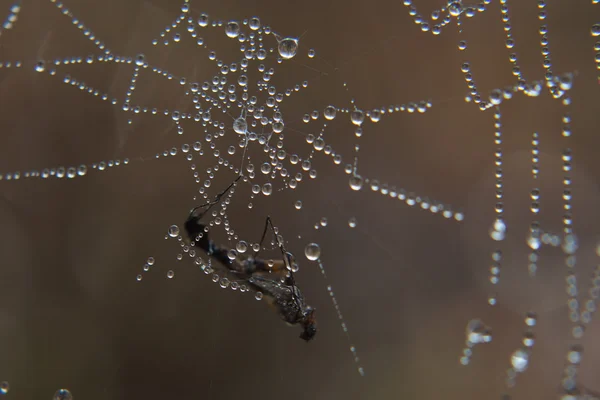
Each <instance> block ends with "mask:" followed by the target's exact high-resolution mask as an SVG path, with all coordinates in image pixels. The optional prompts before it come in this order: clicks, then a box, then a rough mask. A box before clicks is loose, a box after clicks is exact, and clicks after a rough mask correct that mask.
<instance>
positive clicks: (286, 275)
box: [185, 175, 317, 342]
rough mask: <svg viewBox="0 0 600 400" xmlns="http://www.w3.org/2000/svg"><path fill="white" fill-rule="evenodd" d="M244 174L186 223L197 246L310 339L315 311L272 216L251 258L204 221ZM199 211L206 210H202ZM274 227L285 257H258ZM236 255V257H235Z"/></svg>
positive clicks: (201, 207)
mask: <svg viewBox="0 0 600 400" xmlns="http://www.w3.org/2000/svg"><path fill="white" fill-rule="evenodd" d="M241 176H242V175H240V176H238V178H237V179H236V180H235V181H234V182H232V183H231V185H229V186H228V187H227V189H225V190H224V191H223V192H221V193H219V194H218V195H217V196H216V197H215V200H213V201H211V202H209V203H207V204H204V205H202V206H198V207H195V208H194V209H192V210H191V211H190V214H189V215H188V218H187V220H186V222H185V230H186V232H187V234H188V237H189V238H190V240H191V241H192V243H193V244H194V246H196V247H198V248H200V249H202V250H203V251H205V252H206V253H207V254H208V255H209V256H212V257H214V258H215V259H216V260H217V261H218V262H219V263H220V265H221V266H223V267H224V268H225V270H226V271H228V272H231V273H233V274H234V275H235V276H236V277H238V278H239V279H241V280H243V281H245V282H247V283H248V284H249V285H250V286H251V287H253V288H254V289H255V290H257V291H259V292H260V293H262V294H263V296H264V299H265V300H266V301H267V302H268V303H269V304H270V305H271V306H272V307H274V308H275V309H276V311H277V312H278V314H279V316H280V317H281V318H282V319H283V320H284V321H285V322H286V323H288V324H289V325H300V326H301V327H302V328H303V331H302V333H301V334H300V338H302V339H304V340H306V341H307V342H308V341H310V340H311V339H313V338H314V336H315V335H316V333H317V323H316V319H315V310H314V309H313V308H312V307H311V306H309V305H308V304H306V302H305V301H304V296H303V295H302V292H301V291H300V289H299V288H298V286H297V285H296V280H295V278H294V272H295V271H297V270H298V264H297V263H296V260H295V257H294V255H293V254H292V253H290V252H287V251H286V250H285V247H284V245H283V243H282V239H281V238H280V236H279V235H278V234H277V232H276V230H275V227H274V226H273V223H272V221H271V218H270V217H268V216H267V218H266V221H265V228H264V231H263V234H262V238H261V240H260V243H259V247H258V251H255V252H254V255H253V256H251V257H242V256H241V255H239V254H236V253H233V252H232V251H231V249H229V248H227V247H225V246H218V245H216V244H215V243H214V242H213V241H212V240H210V239H209V237H208V229H207V228H206V225H204V224H203V223H202V222H201V219H202V217H203V216H204V214H206V213H207V212H208V211H209V210H210V209H211V208H212V207H213V206H214V205H216V204H219V203H220V201H221V198H222V197H223V196H224V195H225V194H226V193H227V192H228V191H229V190H230V189H231V188H232V187H233V186H234V185H235V184H236V182H237V181H238V180H239V179H240V178H241ZM198 210H202V211H201V212H198ZM269 227H270V228H271V230H272V231H273V234H274V235H275V240H276V241H277V246H278V247H279V249H280V251H281V255H282V259H281V260H276V261H274V260H268V261H267V260H264V259H261V258H259V257H258V253H259V252H260V248H261V246H262V243H263V241H264V239H265V236H266V234H267V230H268V229H269ZM232 254H235V256H234V257H231V255H232Z"/></svg>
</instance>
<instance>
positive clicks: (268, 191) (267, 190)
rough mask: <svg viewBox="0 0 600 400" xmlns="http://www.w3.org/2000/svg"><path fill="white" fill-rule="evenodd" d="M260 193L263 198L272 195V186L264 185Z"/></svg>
mask: <svg viewBox="0 0 600 400" xmlns="http://www.w3.org/2000/svg"><path fill="white" fill-rule="evenodd" d="M262 193H263V194H264V195H265V196H270V195H271V194H272V193H273V185H271V184H270V183H265V184H264V185H263V187H262Z"/></svg>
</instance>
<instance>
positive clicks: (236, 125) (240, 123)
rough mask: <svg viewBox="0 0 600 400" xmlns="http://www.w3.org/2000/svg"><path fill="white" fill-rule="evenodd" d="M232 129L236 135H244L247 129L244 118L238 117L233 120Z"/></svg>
mask: <svg viewBox="0 0 600 400" xmlns="http://www.w3.org/2000/svg"><path fill="white" fill-rule="evenodd" d="M233 130H234V132H235V133H237V134H238V135H245V134H246V132H247V131H248V123H247V122H246V119H245V118H242V117H240V118H238V119H236V120H235V121H233Z"/></svg>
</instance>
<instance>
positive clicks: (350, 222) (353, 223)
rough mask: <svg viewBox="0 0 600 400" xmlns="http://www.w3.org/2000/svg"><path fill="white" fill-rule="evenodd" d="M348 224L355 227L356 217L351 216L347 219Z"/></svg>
mask: <svg viewBox="0 0 600 400" xmlns="http://www.w3.org/2000/svg"><path fill="white" fill-rule="evenodd" d="M348 226H349V227H350V228H356V218H354V217H351V218H350V219H349V220H348Z"/></svg>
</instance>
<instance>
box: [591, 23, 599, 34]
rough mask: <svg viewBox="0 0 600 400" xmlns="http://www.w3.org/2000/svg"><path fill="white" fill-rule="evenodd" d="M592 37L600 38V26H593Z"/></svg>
mask: <svg viewBox="0 0 600 400" xmlns="http://www.w3.org/2000/svg"><path fill="white" fill-rule="evenodd" d="M592 36H600V24H594V25H593V26H592Z"/></svg>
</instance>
